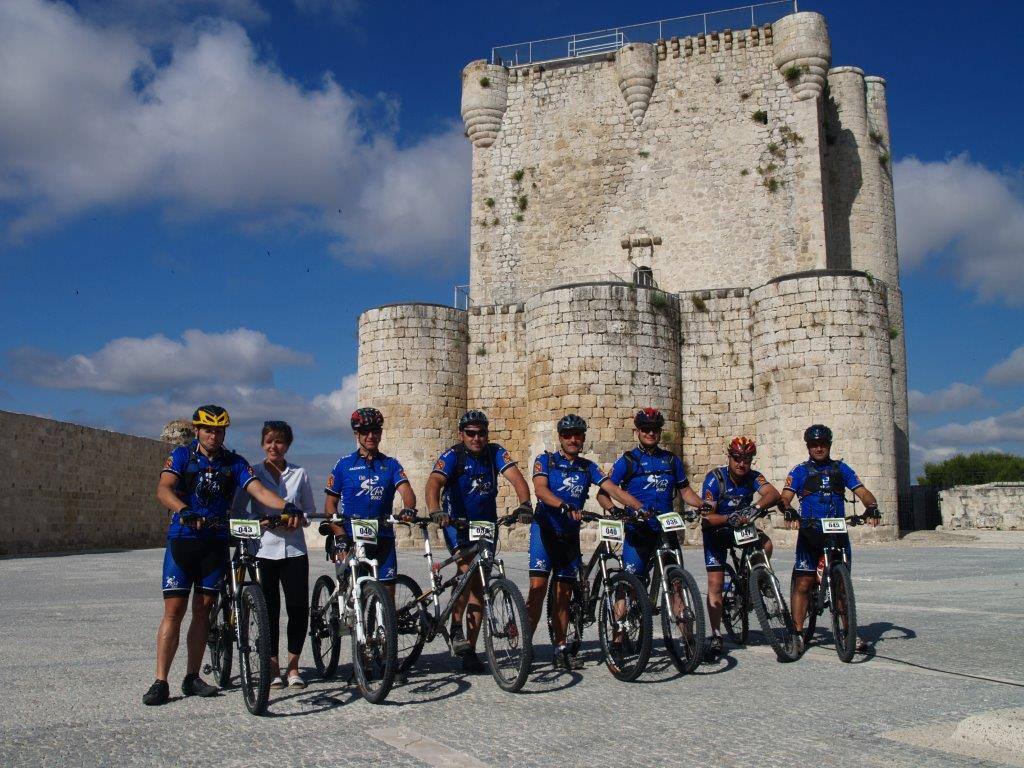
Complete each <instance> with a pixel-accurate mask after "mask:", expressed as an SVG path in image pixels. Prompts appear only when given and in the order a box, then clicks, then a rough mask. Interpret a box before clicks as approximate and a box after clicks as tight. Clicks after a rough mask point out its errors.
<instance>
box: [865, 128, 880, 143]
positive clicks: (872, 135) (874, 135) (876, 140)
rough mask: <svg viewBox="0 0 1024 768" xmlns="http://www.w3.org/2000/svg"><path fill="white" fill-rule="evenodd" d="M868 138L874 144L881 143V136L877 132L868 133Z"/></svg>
mask: <svg viewBox="0 0 1024 768" xmlns="http://www.w3.org/2000/svg"><path fill="white" fill-rule="evenodd" d="M868 138H869V139H871V141H873V142H874V143H875V144H881V143H882V134H880V133H879V132H878V131H868Z"/></svg>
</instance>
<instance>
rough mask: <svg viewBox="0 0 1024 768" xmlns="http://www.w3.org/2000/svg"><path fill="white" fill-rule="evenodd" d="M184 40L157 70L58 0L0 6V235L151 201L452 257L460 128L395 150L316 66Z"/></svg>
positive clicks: (196, 34) (363, 247)
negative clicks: (301, 76) (310, 76)
mask: <svg viewBox="0 0 1024 768" xmlns="http://www.w3.org/2000/svg"><path fill="white" fill-rule="evenodd" d="M209 5H211V6H212V7H214V8H215V9H216V8H222V7H223V5H224V4H223V3H221V4H217V3H210V4H209ZM241 5H245V4H244V3H241ZM190 32H191V34H189V35H179V36H178V37H177V38H176V40H175V41H174V43H173V44H171V46H170V48H169V50H170V55H169V58H168V57H161V58H160V59H159V62H158V60H157V59H155V58H154V56H153V55H152V53H151V52H150V50H149V49H148V48H147V47H146V44H145V39H144V38H143V37H141V36H140V35H139V33H138V32H137V31H133V30H131V29H124V28H116V27H110V26H102V25H101V24H99V23H96V22H92V21H89V20H87V19H84V18H83V17H82V16H80V15H78V14H77V13H76V12H75V11H74V10H73V9H71V8H70V7H68V6H66V5H62V4H53V3H44V2H41V1H40V0H9V1H8V2H4V3H2V4H0V71H4V72H8V73H12V72H17V73H18V74H17V76H16V77H13V76H12V77H5V78H2V79H0V113H2V114H3V115H4V119H3V120H2V121H0V202H3V203H6V205H7V206H8V207H9V209H10V211H11V214H10V215H9V216H8V217H6V218H8V219H10V221H11V223H10V227H9V232H8V234H9V235H10V236H14V237H18V236H21V237H24V236H28V235H30V234H31V233H33V232H34V231H36V230H39V229H42V228H46V227H50V226H54V225H56V224H58V223H61V222H64V221H67V220H68V219H70V218H72V217H74V216H77V215H81V214H82V213H84V212H86V211H94V210H107V209H126V208H131V207H133V206H138V205H146V204H158V205H162V206H164V207H165V208H166V209H167V210H168V211H169V212H171V213H173V214H178V215H188V216H209V215H218V216H221V217H223V215H225V214H227V215H233V216H234V217H236V218H237V219H238V220H239V221H240V222H247V223H251V222H252V221H254V220H255V221H275V222H276V221H282V220H289V221H301V222H306V223H307V225H308V226H313V227H316V228H318V229H321V230H323V231H325V232H327V233H329V234H332V235H337V236H338V237H339V238H340V243H339V248H340V249H342V250H343V249H344V246H345V244H346V243H351V244H352V246H353V247H354V248H355V249H357V250H360V251H364V252H369V253H373V254H377V255H379V256H381V257H383V258H385V259H387V260H390V261H393V262H407V261H410V260H417V259H424V258H435V257H439V256H440V257H446V258H447V260H449V261H451V262H456V261H458V262H461V261H462V260H463V257H464V255H465V253H464V252H465V244H466V241H467V237H468V235H467V233H468V216H469V178H470V148H469V145H468V142H466V141H465V140H464V139H463V138H462V129H461V127H460V126H452V127H450V128H448V129H446V130H444V131H443V132H442V133H440V134H437V135H434V136H430V137H427V138H426V139H424V140H422V141H420V142H418V143H415V144H413V145H411V146H409V147H402V148H400V147H398V145H397V144H396V142H395V138H394V136H393V135H392V133H391V132H390V130H389V129H388V128H387V125H385V127H384V129H377V128H376V127H375V124H374V117H373V112H374V110H378V111H380V110H383V111H385V112H387V111H388V110H389V109H392V104H391V102H389V101H388V100H386V99H383V100H376V101H374V100H366V99H363V98H360V97H358V96H355V95H352V94H350V93H348V92H346V91H345V90H344V89H343V88H342V87H341V86H340V85H339V84H338V83H337V82H336V81H335V80H334V78H333V76H332V75H331V74H330V73H326V74H324V75H323V77H322V79H321V81H320V82H319V83H318V84H317V85H316V86H315V87H312V88H307V87H304V86H302V85H300V84H299V83H297V82H295V81H293V80H291V79H289V78H288V77H287V76H286V75H285V74H284V73H282V72H281V71H280V70H279V69H277V68H276V67H275V66H274V65H273V64H272V63H271V62H268V61H265V60H262V59H261V58H260V57H259V56H258V55H257V53H256V51H255V49H254V46H253V44H252V42H251V40H250V39H249V37H248V36H247V34H246V32H245V30H244V29H243V28H242V27H240V26H239V25H238V24H236V23H233V22H229V21H223V20H221V21H213V20H209V19H206V20H203V21H202V22H201V23H198V24H197V25H195V26H193V27H190ZM384 122H385V124H387V123H388V122H389V121H387V120H385V121H384Z"/></svg>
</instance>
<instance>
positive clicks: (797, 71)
mask: <svg viewBox="0 0 1024 768" xmlns="http://www.w3.org/2000/svg"><path fill="white" fill-rule="evenodd" d="M806 71H807V68H806V67H801V66H799V65H798V64H791V65H789V66H788V67H786V68H785V69H784V70H782V76H783V77H784V78H786V79H787V80H789V81H793V80H799V79H800V75H802V74H804V72H806Z"/></svg>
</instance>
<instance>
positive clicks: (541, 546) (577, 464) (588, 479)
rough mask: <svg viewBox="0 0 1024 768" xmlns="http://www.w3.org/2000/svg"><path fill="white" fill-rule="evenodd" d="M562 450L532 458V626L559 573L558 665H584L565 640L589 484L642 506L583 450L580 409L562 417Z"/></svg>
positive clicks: (556, 604)
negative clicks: (534, 504) (550, 582)
mask: <svg viewBox="0 0 1024 768" xmlns="http://www.w3.org/2000/svg"><path fill="white" fill-rule="evenodd" d="M557 430H558V443H559V445H560V446H561V450H559V451H557V452H555V453H549V452H547V451H545V452H544V453H542V454H540V455H539V456H538V457H537V458H536V459H535V460H534V462H533V490H534V493H535V494H536V496H537V511H536V514H535V515H534V518H533V524H532V525H531V526H530V595H529V597H528V598H527V600H526V610H527V613H528V614H529V617H530V631H531V633H532V632H534V631H536V629H537V624H538V623H539V622H540V613H541V609H542V608H543V607H544V596H545V594H546V593H547V588H548V578H549V575H550V574H552V573H553V574H554V579H555V595H554V597H555V599H554V606H553V613H554V624H555V626H554V634H555V659H554V666H555V669H565V670H572V669H582V668H583V662H582V661H580V660H579V659H578V658H577V657H576V656H575V655H570V654H569V652H568V651H567V650H566V646H565V633H566V629H567V627H568V624H569V600H570V599H571V598H572V583H573V582H574V581H576V574H577V571H578V570H579V567H580V561H581V556H580V513H581V512H582V510H583V505H584V504H585V503H586V501H587V497H588V495H589V493H590V487H591V486H592V485H593V486H597V487H598V488H600V489H602V490H604V491H605V492H606V493H607V494H608V495H609V496H611V498H613V499H615V500H616V501H618V502H619V503H621V504H623V505H625V506H628V507H633V508H639V507H640V502H639V501H637V500H636V499H634V498H633V497H632V496H630V495H629V494H628V493H626V492H625V491H623V490H622V489H620V488H619V487H618V486H616V485H615V484H614V483H613V482H612V481H611V480H609V479H608V477H607V475H605V474H604V473H603V472H601V468H600V467H598V466H597V464H596V463H594V462H593V461H590V459H585V458H583V457H582V456H580V452H581V451H582V450H583V443H584V441H585V440H586V436H587V422H586V421H584V420H583V419H582V418H580V417H579V416H577V415H576V414H572V413H571V414H569V415H568V416H563V417H562V418H561V419H559V421H558V425H557Z"/></svg>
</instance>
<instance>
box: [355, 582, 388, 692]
mask: <svg viewBox="0 0 1024 768" xmlns="http://www.w3.org/2000/svg"><path fill="white" fill-rule="evenodd" d="M359 592H360V594H359V613H360V615H361V616H362V620H363V636H364V638H363V640H362V641H360V640H359V633H358V632H357V631H356V628H355V626H353V627H352V667H353V669H354V670H355V673H356V685H357V686H358V687H359V691H360V693H362V694H363V698H364V699H366V700H367V701H368V702H370V703H371V704H379V703H380V702H382V701H384V699H385V698H386V697H387V695H388V693H390V692H391V686H392V685H393V684H394V682H395V672H397V671H398V655H397V653H398V648H397V646H398V636H397V633H396V631H395V623H396V622H395V607H394V606H393V605H392V604H391V596H390V595H389V594H388V592H387V590H386V589H384V586H383V585H382V584H381V583H380V582H378V581H364V582H363V583H362V585H361V586H360V588H359Z"/></svg>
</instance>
